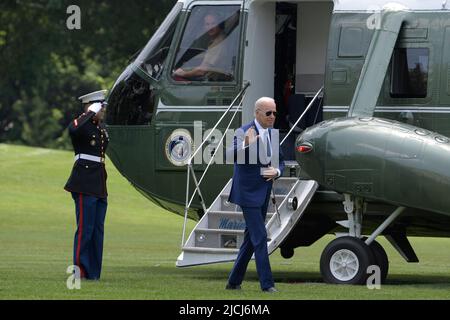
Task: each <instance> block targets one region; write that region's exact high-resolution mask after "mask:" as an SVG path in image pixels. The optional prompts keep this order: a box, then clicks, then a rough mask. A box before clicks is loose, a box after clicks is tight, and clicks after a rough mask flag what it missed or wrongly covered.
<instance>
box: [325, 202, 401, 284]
mask: <svg viewBox="0 0 450 320" xmlns="http://www.w3.org/2000/svg"><path fill="white" fill-rule="evenodd" d="M344 196H345V201H344V203H343V204H344V210H345V212H346V213H347V215H348V220H345V221H338V222H337V223H338V224H340V225H342V226H344V227H346V228H348V230H349V232H348V234H346V235H345V236H341V237H339V238H337V239H335V240H333V241H331V242H330V243H329V244H328V245H327V246H326V247H325V249H324V250H323V252H322V256H321V258H320V271H321V273H322V277H323V279H324V281H325V282H327V283H334V284H365V283H366V282H367V279H368V277H369V276H370V275H371V271H370V269H368V268H369V267H371V266H377V267H378V268H379V272H380V278H379V279H380V282H381V283H384V282H385V280H386V278H387V275H388V271H389V260H388V256H387V254H386V251H385V250H384V248H383V247H382V246H381V245H380V244H379V243H378V242H376V241H375V238H376V237H377V236H379V235H380V234H382V232H383V231H384V230H385V229H386V228H387V227H388V226H389V225H390V224H391V223H392V222H393V221H394V220H395V219H396V218H397V217H398V216H399V215H400V214H401V213H402V212H403V211H404V209H405V208H404V207H399V208H397V209H396V210H395V211H394V212H393V213H392V214H391V215H389V217H388V218H387V219H386V220H385V221H384V222H383V223H382V224H381V225H380V226H379V227H378V228H377V229H376V230H375V231H374V232H373V233H372V234H371V235H370V236H369V237H362V236H361V230H362V216H363V213H364V212H365V211H366V204H365V202H364V199H362V198H355V199H352V198H351V197H350V195H348V194H345V195H344ZM372 272H373V271H372Z"/></svg>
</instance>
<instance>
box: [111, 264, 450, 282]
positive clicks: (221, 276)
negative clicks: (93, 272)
mask: <svg viewBox="0 0 450 320" xmlns="http://www.w3.org/2000/svg"><path fill="white" fill-rule="evenodd" d="M231 268H232V265H231V264H230V265H221V266H217V265H215V266H201V267H194V268H176V267H171V266H165V265H160V266H149V267H145V266H135V267H133V266H130V267H112V268H110V272H114V273H116V272H117V273H124V274H133V275H134V276H136V277H142V278H149V277H164V278H169V279H170V278H174V279H175V278H176V279H178V280H179V278H184V279H185V280H210V281H219V282H220V281H221V282H223V283H226V281H227V278H228V274H229V272H230V271H231ZM272 272H273V277H274V280H275V282H276V283H285V284H296V283H317V284H324V282H323V280H322V277H321V275H320V273H318V272H300V271H294V272H292V271H288V272H286V271H276V270H273V271H272ZM245 281H258V274H257V272H256V271H255V270H248V271H247V273H246V275H245ZM385 285H388V286H391V285H392V286H407V285H418V286H420V285H438V286H440V287H442V288H450V276H442V275H423V274H417V275H404V274H394V275H388V278H387V280H386V283H385Z"/></svg>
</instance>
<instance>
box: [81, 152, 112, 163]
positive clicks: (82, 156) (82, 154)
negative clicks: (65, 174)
mask: <svg viewBox="0 0 450 320" xmlns="http://www.w3.org/2000/svg"><path fill="white" fill-rule="evenodd" d="M78 159H84V160H89V161H95V162H100V163H103V162H105V158H101V157H97V156H91V155H90V154H84V153H80V154H77V155H76V156H75V161H77V160H78Z"/></svg>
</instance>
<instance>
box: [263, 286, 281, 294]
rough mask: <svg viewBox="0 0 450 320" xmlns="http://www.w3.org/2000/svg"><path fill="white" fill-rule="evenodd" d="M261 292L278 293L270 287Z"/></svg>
mask: <svg viewBox="0 0 450 320" xmlns="http://www.w3.org/2000/svg"><path fill="white" fill-rule="evenodd" d="M263 292H269V293H274V292H278V290H277V289H276V288H275V287H270V288H267V289H263Z"/></svg>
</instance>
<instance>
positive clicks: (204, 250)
mask: <svg viewBox="0 0 450 320" xmlns="http://www.w3.org/2000/svg"><path fill="white" fill-rule="evenodd" d="M183 251H184V252H192V253H225V254H226V253H230V254H237V253H238V252H239V249H227V248H202V247H183Z"/></svg>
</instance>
